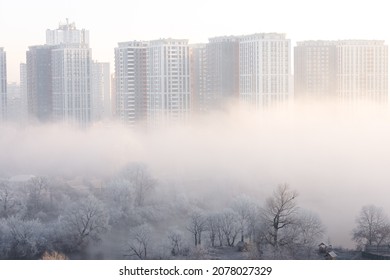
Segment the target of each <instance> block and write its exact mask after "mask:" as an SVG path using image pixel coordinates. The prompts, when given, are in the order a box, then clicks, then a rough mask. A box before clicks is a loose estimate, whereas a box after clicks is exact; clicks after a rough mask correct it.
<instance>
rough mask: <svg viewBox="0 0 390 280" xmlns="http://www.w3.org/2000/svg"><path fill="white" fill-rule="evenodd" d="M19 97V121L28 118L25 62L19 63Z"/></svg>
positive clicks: (24, 120)
mask: <svg viewBox="0 0 390 280" xmlns="http://www.w3.org/2000/svg"><path fill="white" fill-rule="evenodd" d="M20 98H21V106H22V109H21V113H22V115H21V122H23V123H25V122H27V120H28V101H27V64H26V63H20Z"/></svg>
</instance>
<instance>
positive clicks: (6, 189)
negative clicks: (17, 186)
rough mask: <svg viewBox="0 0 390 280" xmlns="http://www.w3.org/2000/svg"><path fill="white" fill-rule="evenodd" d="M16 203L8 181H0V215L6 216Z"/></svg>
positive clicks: (13, 209) (11, 212)
mask: <svg viewBox="0 0 390 280" xmlns="http://www.w3.org/2000/svg"><path fill="white" fill-rule="evenodd" d="M17 205H18V202H17V200H16V197H15V194H14V193H13V192H12V191H11V188H10V186H9V183H8V182H0V217H2V218H8V217H9V216H10V215H11V214H13V213H14V212H15V208H16V206H17Z"/></svg>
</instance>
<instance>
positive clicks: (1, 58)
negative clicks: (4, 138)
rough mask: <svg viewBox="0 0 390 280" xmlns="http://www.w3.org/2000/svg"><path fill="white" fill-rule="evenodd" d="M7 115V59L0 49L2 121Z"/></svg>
mask: <svg viewBox="0 0 390 280" xmlns="http://www.w3.org/2000/svg"><path fill="white" fill-rule="evenodd" d="M6 115H7V57H6V52H5V51H4V49H3V48H0V121H2V120H5V119H6Z"/></svg>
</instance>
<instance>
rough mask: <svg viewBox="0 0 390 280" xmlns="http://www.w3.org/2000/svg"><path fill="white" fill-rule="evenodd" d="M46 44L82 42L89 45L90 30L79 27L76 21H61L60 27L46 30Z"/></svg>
mask: <svg viewBox="0 0 390 280" xmlns="http://www.w3.org/2000/svg"><path fill="white" fill-rule="evenodd" d="M46 44H47V45H54V46H55V45H61V44H81V45H89V31H88V30H85V29H81V30H79V29H77V28H76V24H75V23H74V22H72V23H69V20H68V19H66V23H60V24H59V27H58V28H57V29H54V30H50V29H47V30H46Z"/></svg>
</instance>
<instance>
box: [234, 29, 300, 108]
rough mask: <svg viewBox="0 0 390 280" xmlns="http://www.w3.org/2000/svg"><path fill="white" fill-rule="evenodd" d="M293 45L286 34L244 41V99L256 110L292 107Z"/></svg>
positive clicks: (241, 56) (242, 93) (242, 81)
mask: <svg viewBox="0 0 390 280" xmlns="http://www.w3.org/2000/svg"><path fill="white" fill-rule="evenodd" d="M290 48H291V42H290V40H289V39H286V36H285V34H278V33H261V34H253V35H246V36H242V37H241V38H240V49H239V50H240V67H239V75H240V100H241V101H243V102H244V103H246V104H250V105H254V106H255V107H256V108H267V107H274V106H279V105H281V104H288V102H289V101H290V99H291V97H292V95H293V88H292V75H291V50H290Z"/></svg>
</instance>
